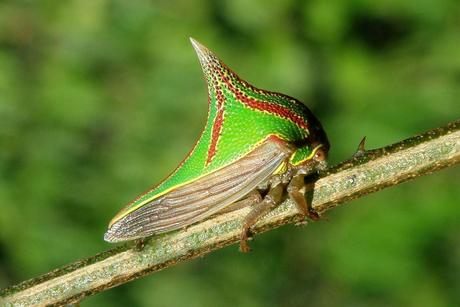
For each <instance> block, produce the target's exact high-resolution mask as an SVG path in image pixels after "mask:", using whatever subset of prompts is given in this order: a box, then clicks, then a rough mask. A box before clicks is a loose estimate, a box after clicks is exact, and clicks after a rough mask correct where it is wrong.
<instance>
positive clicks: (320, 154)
mask: <svg viewBox="0 0 460 307" xmlns="http://www.w3.org/2000/svg"><path fill="white" fill-rule="evenodd" d="M313 159H315V160H316V161H324V160H326V154H325V153H324V151H323V150H322V148H319V149H318V150H317V151H316V153H315V156H314V157H313Z"/></svg>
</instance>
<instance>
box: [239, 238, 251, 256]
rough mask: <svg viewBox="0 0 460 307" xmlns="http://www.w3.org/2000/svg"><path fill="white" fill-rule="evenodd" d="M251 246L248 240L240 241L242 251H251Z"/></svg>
mask: <svg viewBox="0 0 460 307" xmlns="http://www.w3.org/2000/svg"><path fill="white" fill-rule="evenodd" d="M250 251H251V248H250V247H249V244H248V241H247V240H245V241H240V252H242V253H249V252H250Z"/></svg>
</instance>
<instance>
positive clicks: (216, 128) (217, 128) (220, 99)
mask: <svg viewBox="0 0 460 307" xmlns="http://www.w3.org/2000/svg"><path fill="white" fill-rule="evenodd" d="M215 87H216V96H217V116H216V119H215V120H214V123H213V125H212V133H211V144H210V145H209V149H208V157H207V159H206V165H209V163H211V161H212V159H213V158H214V156H215V155H216V151H217V141H218V140H219V136H220V132H221V130H222V125H223V123H224V96H223V95H222V90H221V89H220V87H219V86H218V85H217V82H216V84H215Z"/></svg>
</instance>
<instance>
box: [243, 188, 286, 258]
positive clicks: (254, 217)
mask: <svg viewBox="0 0 460 307" xmlns="http://www.w3.org/2000/svg"><path fill="white" fill-rule="evenodd" d="M283 192H284V186H283V185H282V184H281V183H278V184H276V185H274V186H273V187H271V188H270V190H269V191H268V194H267V195H265V197H264V199H263V200H262V201H261V202H259V203H258V204H256V205H255V206H254V207H253V208H252V210H251V211H250V212H249V213H248V215H247V216H246V217H245V219H244V224H243V228H242V230H241V236H240V251H241V252H243V253H247V252H249V251H250V250H251V249H250V248H249V245H248V242H247V241H248V236H249V231H250V229H251V226H253V225H254V224H255V223H256V222H257V221H258V220H259V219H260V218H261V217H263V216H264V215H265V214H267V213H268V212H269V211H270V210H272V209H273V208H274V207H276V205H278V203H279V202H280V200H281V198H282V197H283Z"/></svg>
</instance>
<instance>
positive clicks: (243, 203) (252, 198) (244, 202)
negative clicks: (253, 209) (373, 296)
mask: <svg viewBox="0 0 460 307" xmlns="http://www.w3.org/2000/svg"><path fill="white" fill-rule="evenodd" d="M261 201H262V195H260V192H259V191H257V190H254V191H252V192H251V193H249V194H248V195H246V197H245V198H243V199H241V200H239V201H237V202H234V203H233V204H230V205H228V206H227V207H225V208H224V209H222V210H220V211H219V212H217V214H222V213H227V212H232V211H236V210H238V209H241V208H244V207H249V206H253V205H255V204H258V203H260V202H261Z"/></svg>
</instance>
